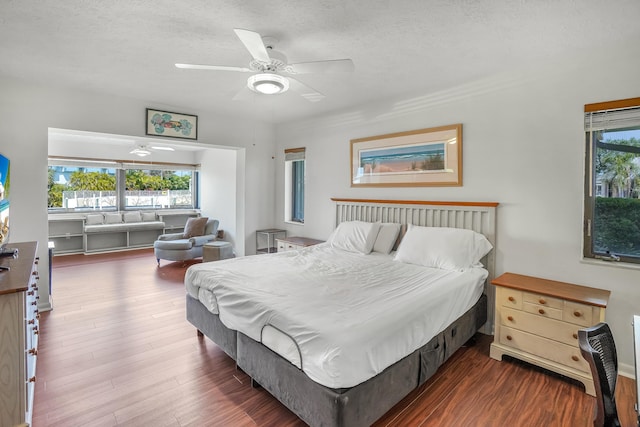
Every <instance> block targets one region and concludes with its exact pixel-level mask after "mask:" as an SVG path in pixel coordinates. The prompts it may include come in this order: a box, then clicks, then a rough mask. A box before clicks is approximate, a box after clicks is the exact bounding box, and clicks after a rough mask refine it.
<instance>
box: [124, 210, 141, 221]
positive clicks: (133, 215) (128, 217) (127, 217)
mask: <svg viewBox="0 0 640 427" xmlns="http://www.w3.org/2000/svg"><path fill="white" fill-rule="evenodd" d="M122 217H123V218H124V222H140V221H142V216H141V215H140V212H139V211H134V212H125V213H124V214H122Z"/></svg>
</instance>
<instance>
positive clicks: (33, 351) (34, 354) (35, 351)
mask: <svg viewBox="0 0 640 427" xmlns="http://www.w3.org/2000/svg"><path fill="white" fill-rule="evenodd" d="M29 354H30V355H32V356H37V355H38V350H36V349H35V348H30V349H29Z"/></svg>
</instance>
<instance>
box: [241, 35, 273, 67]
mask: <svg viewBox="0 0 640 427" xmlns="http://www.w3.org/2000/svg"><path fill="white" fill-rule="evenodd" d="M233 31H235V32H236V35H237V36H238V38H239V39H240V41H241V42H242V43H243V44H244V47H246V48H247V50H248V51H249V53H250V54H251V56H253V57H254V59H257V60H258V61H262V62H271V58H269V54H268V53H267V48H266V47H265V46H264V43H263V42H262V37H261V36H260V34H258V33H256V32H255V31H249V30H243V29H241V28H235V29H234V30H233Z"/></svg>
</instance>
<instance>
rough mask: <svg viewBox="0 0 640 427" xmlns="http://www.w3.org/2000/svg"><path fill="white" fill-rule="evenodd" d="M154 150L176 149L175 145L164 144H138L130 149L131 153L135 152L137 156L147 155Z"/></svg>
mask: <svg viewBox="0 0 640 427" xmlns="http://www.w3.org/2000/svg"><path fill="white" fill-rule="evenodd" d="M152 150H158V151H176V150H175V149H174V148H173V147H167V146H164V145H147V144H136V146H135V148H134V149H133V150H131V151H129V154H135V155H136V156H140V157H146V156H148V155H150V154H151V151H152Z"/></svg>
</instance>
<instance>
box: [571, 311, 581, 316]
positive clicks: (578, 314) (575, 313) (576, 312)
mask: <svg viewBox="0 0 640 427" xmlns="http://www.w3.org/2000/svg"><path fill="white" fill-rule="evenodd" d="M573 315H574V316H576V317H580V316H582V312H581V311H578V310H575V311H574V312H573Z"/></svg>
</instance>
